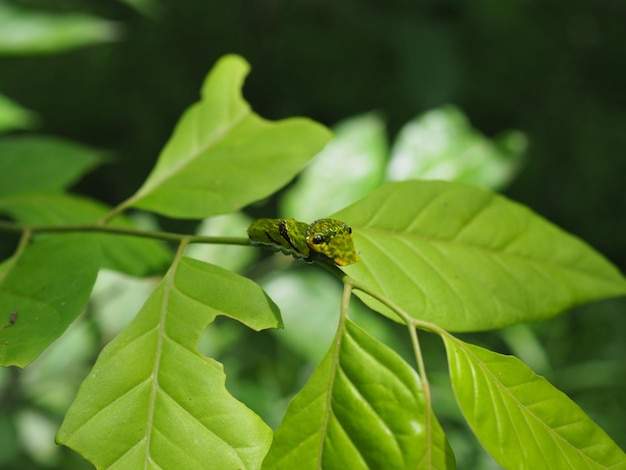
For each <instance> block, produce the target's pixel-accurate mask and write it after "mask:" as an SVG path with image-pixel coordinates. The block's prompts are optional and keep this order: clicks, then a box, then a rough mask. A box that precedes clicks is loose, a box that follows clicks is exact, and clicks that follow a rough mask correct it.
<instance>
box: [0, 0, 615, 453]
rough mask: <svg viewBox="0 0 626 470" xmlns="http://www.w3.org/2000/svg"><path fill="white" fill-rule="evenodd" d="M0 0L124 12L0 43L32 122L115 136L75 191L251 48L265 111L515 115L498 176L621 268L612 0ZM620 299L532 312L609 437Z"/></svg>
mask: <svg viewBox="0 0 626 470" xmlns="http://www.w3.org/2000/svg"><path fill="white" fill-rule="evenodd" d="M12 3H14V4H16V5H20V6H29V7H31V6H32V7H36V8H38V9H40V10H41V9H43V10H47V11H56V12H76V11H82V12H89V13H93V14H96V15H99V16H102V17H105V18H108V19H111V20H115V21H119V23H120V25H121V27H122V28H123V35H122V37H121V39H120V41H118V42H115V43H110V44H104V45H97V46H92V47H89V48H83V49H78V50H75V51H71V52H65V53H62V54H54V55H50V56H36V57H19V58H6V57H4V58H0V91H2V93H4V94H6V95H8V96H9V97H11V98H12V99H14V100H16V101H18V102H19V103H20V104H22V105H23V106H25V107H27V108H30V109H32V110H34V111H36V112H37V113H39V114H40V116H41V121H40V124H41V125H40V128H39V129H38V130H39V131H40V132H42V133H45V134H53V135H58V136H63V137H66V138H70V139H74V140H77V141H79V142H82V143H85V144H89V145H92V146H96V147H100V148H103V149H107V150H110V151H111V155H112V157H113V160H112V162H111V163H110V164H108V165H106V166H104V167H102V168H101V169H99V170H97V171H96V172H94V173H93V174H92V175H90V176H88V177H87V178H86V179H84V180H83V182H81V183H80V184H79V185H78V187H77V188H76V190H77V191H79V192H82V193H86V194H90V195H92V196H94V197H97V198H99V199H101V200H103V201H105V202H108V203H110V204H116V203H119V202H120V201H122V200H123V199H125V198H126V197H128V196H130V195H131V194H132V193H133V192H134V191H135V190H136V188H137V187H138V186H139V185H140V184H141V182H142V181H143V180H144V178H145V177H146V175H147V174H148V172H149V171H150V169H151V167H152V165H153V164H154V161H155V159H156V157H157V156H158V154H159V152H160V150H161V148H162V146H163V145H164V143H165V142H166V141H167V139H168V138H169V136H170V134H171V131H172V129H173V126H174V124H175V123H176V121H177V119H178V118H179V116H180V114H181V113H182V111H183V110H184V109H185V108H186V107H187V106H189V105H190V104H191V103H193V102H194V101H196V100H197V98H198V91H199V89H200V86H201V84H202V81H203V78H204V77H205V75H206V73H207V72H208V70H209V69H210V68H211V66H212V65H213V63H214V62H215V61H216V60H217V59H218V58H219V57H220V56H222V55H224V54H226V53H231V52H234V53H238V54H241V55H242V56H244V57H245V58H246V59H247V60H248V61H249V62H250V63H251V65H252V73H251V74H250V75H249V77H248V79H247V81H246V85H245V88H244V94H245V97H246V99H247V101H249V102H250V103H251V105H252V107H253V109H254V110H255V111H256V112H258V113H259V114H260V115H261V116H263V117H266V118H269V119H279V118H284V117H289V116H293V115H302V116H308V117H311V118H313V119H315V120H318V121H320V122H322V123H324V124H327V125H332V124H334V123H336V122H337V121H339V120H341V119H344V118H347V117H349V116H352V115H355V114H358V113H362V112H366V111H370V110H376V111H379V112H381V113H382V115H383V116H384V117H385V119H386V121H387V123H388V128H389V133H390V138H393V136H394V134H395V132H396V131H397V130H398V129H399V128H400V127H401V126H402V125H403V124H404V123H406V122H407V121H408V120H409V119H411V118H413V117H414V116H415V115H417V114H419V113H421V112H424V111H426V110H428V109H431V108H433V107H437V106H440V105H443V104H454V105H457V106H459V107H460V108H461V109H462V110H463V111H464V112H465V113H466V114H467V115H468V117H469V119H470V120H471V122H472V124H473V125H474V127H476V128H478V129H479V130H481V131H482V132H484V133H485V134H486V135H488V136H492V135H495V134H497V133H499V132H501V131H504V130H507V129H520V130H522V131H524V132H525V133H526V134H527V135H528V137H529V139H530V147H529V151H528V154H527V159H526V164H525V167H524V169H523V170H522V172H521V173H520V175H519V176H518V177H517V179H516V180H515V181H514V182H513V184H512V185H511V186H510V187H509V188H507V189H506V190H505V191H504V193H505V194H506V195H507V196H509V197H511V198H512V199H515V200H517V201H519V202H522V203H524V204H526V205H528V206H530V207H531V208H532V209H533V210H534V211H536V212H538V213H539V214H541V215H543V216H545V217H546V218H548V219H550V220H551V221H553V222H554V223H556V224H557V225H559V226H561V227H562V228H564V229H565V230H567V231H569V232H571V233H573V234H575V235H577V236H579V237H581V238H582V239H584V240H586V241H587V242H588V243H590V244H591V245H592V246H593V247H595V248H596V249H597V250H598V251H600V252H602V253H603V254H605V255H606V256H607V257H608V258H609V259H610V260H611V261H612V262H613V263H615V264H616V265H617V266H618V267H619V268H620V269H621V271H622V272H626V240H625V237H624V233H625V231H626V184H625V183H624V180H625V175H626V155H625V153H626V86H625V85H626V33H625V32H624V25H626V2H624V1H617V0H611V1H609V0H593V1H592V0H588V1H569V2H566V1H557V0H545V1H532V0H524V1H522V0H511V1H507V2H502V1H498V0H475V1H472V2H469V1H455V2H453V1H436V0H430V1H417V0H414V1H408V0H407V1H399V0H395V1H385V2H382V1H379V0H377V1H374V0H367V1H354V0H353V1H350V0H342V1H336V0H334V1H330V0H310V1H302V0H301V1H297V0H296V1H291V0H290V1H285V0H265V1H260V0H256V1H252V0H251V1H237V0H229V1H221V2H218V1H207V0H187V1H173V0H169V1H162V2H160V3H156V2H155V3H156V5H157V7H158V8H157V9H156V10H155V12H154V14H153V15H149V16H143V15H141V14H138V12H136V11H134V10H133V9H131V8H129V7H128V6H127V5H124V4H123V3H115V2H102V1H98V2H95V1H91V2H88V1H69V0H67V1H61V0H58V1H52V0H45V1H44V0H40V1H19V2H17V1H16V2H12ZM625 313H626V304H625V303H624V301H621V300H620V301H605V302H600V303H596V304H592V305H590V306H587V307H585V308H581V309H577V310H575V311H574V312H572V313H571V314H570V315H566V316H563V317H560V318H558V319H555V320H551V321H549V322H545V323H544V324H542V325H539V326H537V332H538V334H539V335H540V337H541V341H542V342H543V343H544V345H545V347H546V349H547V352H548V354H549V356H550V358H551V359H552V361H553V362H552V366H553V367H554V370H555V372H554V374H553V376H551V377H549V379H550V380H551V382H552V383H554V384H555V385H556V386H557V387H559V388H561V389H562V390H564V391H566V392H567V393H568V394H569V395H570V396H572V398H574V399H575V400H576V401H577V403H579V404H581V406H582V407H583V408H584V409H585V410H586V411H587V412H588V413H590V414H591V416H592V417H593V418H594V419H596V420H597V422H598V423H599V424H600V425H601V426H603V427H604V428H605V429H606V430H607V432H609V434H610V435H611V436H612V437H613V438H614V439H615V440H616V441H617V442H618V444H620V445H621V446H622V447H624V446H626V424H624V421H625V420H624V416H626V399H625V398H624V397H625V396H626V371H625V368H624V366H623V359H622V358H623V357H625V355H626V345H625V341H624V339H623V338H624V336H625V334H626V321H625V319H624V314H625ZM594 365H595V366H594ZM596 366H597V367H596Z"/></svg>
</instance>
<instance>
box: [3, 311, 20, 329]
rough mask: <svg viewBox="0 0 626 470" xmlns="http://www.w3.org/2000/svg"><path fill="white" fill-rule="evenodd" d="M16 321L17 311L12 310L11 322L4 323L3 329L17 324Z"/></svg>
mask: <svg viewBox="0 0 626 470" xmlns="http://www.w3.org/2000/svg"><path fill="white" fill-rule="evenodd" d="M16 321H17V312H11V316H10V317H9V323H7V324H6V325H4V326H3V327H2V329H3V330H4V329H5V328H9V327H11V326H13V325H15V322H16Z"/></svg>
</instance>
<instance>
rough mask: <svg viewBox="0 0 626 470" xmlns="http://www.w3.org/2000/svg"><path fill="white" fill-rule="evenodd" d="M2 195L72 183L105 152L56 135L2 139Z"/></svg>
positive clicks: (0, 160) (96, 162)
mask: <svg viewBox="0 0 626 470" xmlns="http://www.w3.org/2000/svg"><path fill="white" fill-rule="evenodd" d="M0 155H1V156H2V158H0V196H6V195H8V194H19V193H28V192H32V191H54V190H61V189H65V188H67V187H69V186H70V185H72V184H73V183H75V182H76V181H78V180H79V179H80V177H81V176H83V175H84V174H86V173H88V172H89V171H90V170H92V169H93V168H95V167H96V166H97V165H99V164H101V163H102V162H103V152H102V151H100V150H96V149H93V148H90V147H87V146H85V145H80V144H77V143H75V142H70V141H67V140H63V139H59V138H56V137H41V136H17V137H4V138H3V139H1V140H0Z"/></svg>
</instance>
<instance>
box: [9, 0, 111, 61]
mask: <svg viewBox="0 0 626 470" xmlns="http://www.w3.org/2000/svg"><path fill="white" fill-rule="evenodd" d="M118 37H119V30H118V26H117V23H114V22H112V21H108V20H104V19H102V18H98V17H95V16H91V15H85V14H76V13H74V14H52V13H44V12H37V11H28V10H21V9H18V8H14V7H12V6H10V5H9V4H8V3H6V2H1V3H0V55H2V54H4V55H30V54H50V53H55V52H59V51H65V50H68V49H74V48H77V47H83V46H88V45H91V44H97V43H101V42H107V41H113V40H116V39H117V38H118Z"/></svg>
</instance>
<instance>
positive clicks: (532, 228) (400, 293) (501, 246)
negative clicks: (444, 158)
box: [333, 181, 626, 331]
mask: <svg viewBox="0 0 626 470" xmlns="http://www.w3.org/2000/svg"><path fill="white" fill-rule="evenodd" d="M333 218H337V219H339V220H343V221H345V222H346V223H348V224H350V225H351V226H352V229H353V235H354V242H355V246H356V250H357V253H358V254H359V256H360V257H361V262H359V263H355V264H353V265H350V266H347V267H344V268H342V269H343V270H344V271H345V272H346V273H348V274H349V275H350V276H352V277H354V278H355V279H357V280H358V281H359V282H360V283H362V284H364V285H365V286H367V288H369V289H372V290H373V291H376V292H378V293H380V294H382V295H384V296H386V297H387V298H388V299H391V300H392V301H393V302H394V303H395V304H396V305H398V306H399V307H401V308H402V309H404V310H405V311H406V313H408V314H409V315H411V316H412V317H414V318H417V319H421V320H425V321H428V322H433V323H436V324H437V325H439V326H441V327H443V328H445V329H448V330H452V331H476V330H485V329H492V328H500V327H503V326H507V325H511V324H514V323H519V322H528V321H534V320H540V319H545V318H548V317H551V316H554V315H556V314H558V313H560V312H562V311H563V310H565V309H567V308H569V307H572V306H574V305H578V304H581V303H583V302H587V301H591V300H595V299H602V298H606V297H611V296H617V295H624V294H626V280H625V279H624V278H623V277H622V275H621V274H620V273H619V271H618V270H617V269H616V268H615V267H614V266H613V265H611V264H610V263H609V262H608V261H607V260H606V259H605V258H604V257H603V256H602V255H600V254H598V253H597V252H595V251H594V250H593V249H592V248H590V247H589V246H588V245H586V244H585V243H584V242H582V241H581V240H579V239H578V238H576V237H574V236H572V235H569V234H567V233H566V232H564V231H562V230H560V229H559V228H558V227H556V226H555V225H553V224H551V223H550V222H548V221H546V220H545V219H542V218H541V217H539V216H538V215H537V214H534V213H533V212H531V211H530V210H529V209H528V208H526V207H524V206H522V205H520V204H517V203H515V202H512V201H510V200H508V199H506V198H504V197H502V196H498V195H496V194H494V193H492V192H490V191H488V190H484V189H480V188H475V187H471V186H466V185H463V184H459V183H446V182H441V181H422V182H418V181H406V182H402V183H387V184H386V185H384V186H382V187H381V188H380V189H378V190H376V191H374V192H373V193H371V194H370V195H368V196H367V197H366V198H364V199H362V200H361V201H359V202H357V203H356V204H353V205H352V206H350V207H348V208H346V209H344V210H342V211H340V212H338V213H336V214H335V215H333ZM357 295H359V296H360V297H361V298H362V299H363V300H364V301H365V302H366V303H367V304H368V305H369V306H370V307H371V308H373V309H375V310H377V311H379V312H382V313H384V314H387V315H389V316H390V317H391V318H394V319H396V320H397V317H396V316H395V315H394V314H392V313H391V311H390V310H389V309H387V308H386V307H383V306H382V305H381V304H380V303H378V302H377V301H375V300H374V299H372V298H371V297H370V296H368V295H366V294H363V293H361V292H359V291H357Z"/></svg>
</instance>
